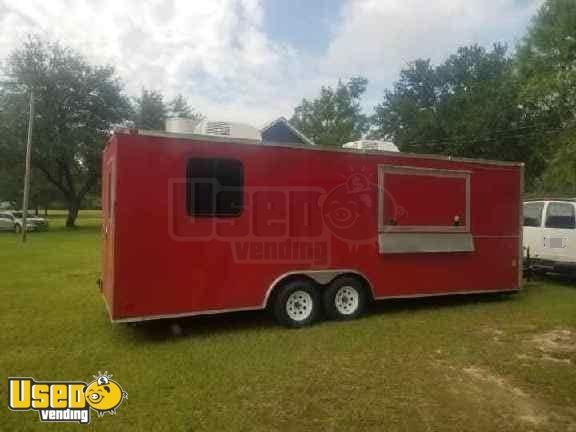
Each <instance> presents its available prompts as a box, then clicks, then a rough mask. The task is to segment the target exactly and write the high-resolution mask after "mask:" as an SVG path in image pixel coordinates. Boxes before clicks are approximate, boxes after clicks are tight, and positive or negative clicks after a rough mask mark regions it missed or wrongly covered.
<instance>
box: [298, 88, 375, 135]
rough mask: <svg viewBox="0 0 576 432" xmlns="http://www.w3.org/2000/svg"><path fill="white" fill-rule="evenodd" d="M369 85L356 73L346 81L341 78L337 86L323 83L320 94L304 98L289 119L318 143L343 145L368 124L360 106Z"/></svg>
mask: <svg viewBox="0 0 576 432" xmlns="http://www.w3.org/2000/svg"><path fill="white" fill-rule="evenodd" d="M367 85H368V80H366V79H365V78H361V77H356V78H352V79H350V80H349V81H348V82H346V83H343V82H342V81H339V82H338V85H337V87H336V89H333V88H331V87H322V89H321V90H320V96H319V97H318V98H316V99H314V100H311V101H309V100H307V99H303V100H302V103H301V104H300V105H299V106H297V107H296V108H295V109H294V115H293V116H292V118H291V119H290V123H291V124H292V126H294V127H295V128H297V129H298V130H300V131H301V132H302V133H303V134H304V135H306V136H307V137H309V138H311V139H312V141H314V142H315V143H316V144H320V145H327V146H342V144H344V143H346V142H348V141H354V140H358V139H360V138H361V137H362V135H363V134H364V133H365V132H366V131H367V130H368V126H369V123H368V118H367V117H366V116H365V115H364V114H363V113H362V108H361V107H360V100H361V97H362V95H363V94H364V92H365V91H366V86H367Z"/></svg>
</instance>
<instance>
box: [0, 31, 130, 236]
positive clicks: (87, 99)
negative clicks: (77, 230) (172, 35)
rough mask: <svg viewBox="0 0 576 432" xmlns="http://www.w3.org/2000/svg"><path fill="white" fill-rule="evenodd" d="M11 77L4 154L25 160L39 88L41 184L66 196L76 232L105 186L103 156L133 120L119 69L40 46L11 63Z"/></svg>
mask: <svg viewBox="0 0 576 432" xmlns="http://www.w3.org/2000/svg"><path fill="white" fill-rule="evenodd" d="M5 74H6V76H7V77H9V78H10V79H11V81H12V82H13V83H14V85H11V86H4V88H3V89H2V91H1V92H0V125H2V126H1V128H2V130H1V131H0V132H1V135H0V137H1V138H0V140H1V143H0V146H2V154H3V156H6V157H7V158H10V159H11V160H14V161H17V160H19V161H22V159H23V157H24V143H25V135H26V124H27V114H28V109H27V101H28V92H29V89H30V88H33V89H34V96H35V101H36V104H35V105H36V110H35V112H36V115H35V118H34V140H33V146H32V149H33V152H32V166H33V170H34V172H35V174H34V178H35V179H36V181H46V182H48V183H50V184H51V185H53V186H54V187H55V188H56V189H57V190H58V191H59V193H60V195H61V197H62V200H63V201H64V202H65V203H66V205H67V208H68V217H67V219H66V226H68V227H73V226H75V222H76V218H77V216H78V210H79V209H80V208H81V206H82V202H83V200H84V198H85V197H86V195H87V194H88V193H89V192H90V191H91V190H93V189H94V188H95V187H96V186H97V184H98V182H99V178H100V169H101V153H102V149H103V145H104V142H105V140H106V138H107V136H108V134H109V132H110V130H111V128H112V126H113V125H114V124H117V123H120V122H121V121H123V120H125V119H126V118H128V117H129V115H130V112H131V109H130V104H129V100H128V98H126V97H125V96H124V95H123V93H122V85H121V84H120V81H119V80H118V79H117V78H116V76H115V72H114V68H112V67H111V66H92V65H90V64H89V63H88V62H86V60H85V59H84V58H83V57H82V56H80V55H79V54H77V53H75V52H74V51H72V50H71V49H69V48H66V47H63V46H62V45H60V44H59V43H48V42H43V41H41V40H40V39H38V38H30V39H29V40H28V41H27V42H26V43H24V45H23V46H22V47H21V48H19V49H17V50H15V51H14V52H13V53H12V54H11V55H10V57H9V58H8V62H7V66H6V70H5ZM38 173H40V174H41V176H37V174H38Z"/></svg>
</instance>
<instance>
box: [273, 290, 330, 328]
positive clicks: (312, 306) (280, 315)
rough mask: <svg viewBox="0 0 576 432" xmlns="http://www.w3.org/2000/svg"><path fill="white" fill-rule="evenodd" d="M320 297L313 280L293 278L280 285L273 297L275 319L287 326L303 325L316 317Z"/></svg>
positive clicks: (308, 323) (310, 322)
mask: <svg viewBox="0 0 576 432" xmlns="http://www.w3.org/2000/svg"><path fill="white" fill-rule="evenodd" d="M319 307H320V299H319V296H318V290H317V289H316V287H315V286H314V284H313V282H311V281H309V280H307V279H295V280H292V281H290V282H288V283H286V284H285V285H283V286H281V287H280V288H279V290H278V292H277V294H276V296H275V298H274V303H273V309H272V310H273V313H274V316H275V318H276V320H277V321H278V322H279V323H280V324H282V325H285V326H287V327H295V328H296V327H304V326H307V325H310V324H312V323H313V322H314V321H316V319H317V318H318V312H319Z"/></svg>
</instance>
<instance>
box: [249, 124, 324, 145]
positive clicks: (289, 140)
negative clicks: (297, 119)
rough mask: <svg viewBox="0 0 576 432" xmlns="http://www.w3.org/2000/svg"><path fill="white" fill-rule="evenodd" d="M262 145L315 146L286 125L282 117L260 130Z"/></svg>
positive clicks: (308, 139)
mask: <svg viewBox="0 0 576 432" xmlns="http://www.w3.org/2000/svg"><path fill="white" fill-rule="evenodd" d="M260 134H261V135H262V144H296V145H316V144H314V142H313V141H312V140H311V139H310V138H308V137H307V136H306V135H304V134H303V133H302V132H300V131H299V130H298V129H296V128H295V127H294V126H292V125H291V124H290V123H288V120H286V119H285V118H284V117H279V118H277V119H276V120H274V121H272V122H270V123H268V124H267V125H266V126H264V127H263V128H262V129H261V130H260Z"/></svg>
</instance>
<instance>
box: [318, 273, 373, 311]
mask: <svg viewBox="0 0 576 432" xmlns="http://www.w3.org/2000/svg"><path fill="white" fill-rule="evenodd" d="M367 303H368V292H367V290H366V286H365V285H364V282H363V281H362V280H360V279H359V278H356V277H353V276H342V277H339V278H336V279H334V280H333V281H332V282H330V284H329V285H328V287H327V288H326V289H325V290H324V293H323V295H322V304H323V306H324V312H325V313H326V316H327V317H328V318H329V319H333V320H339V321H343V320H351V319H354V318H357V317H358V316H360V315H361V314H362V313H363V312H364V310H365V309H366V304H367Z"/></svg>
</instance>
